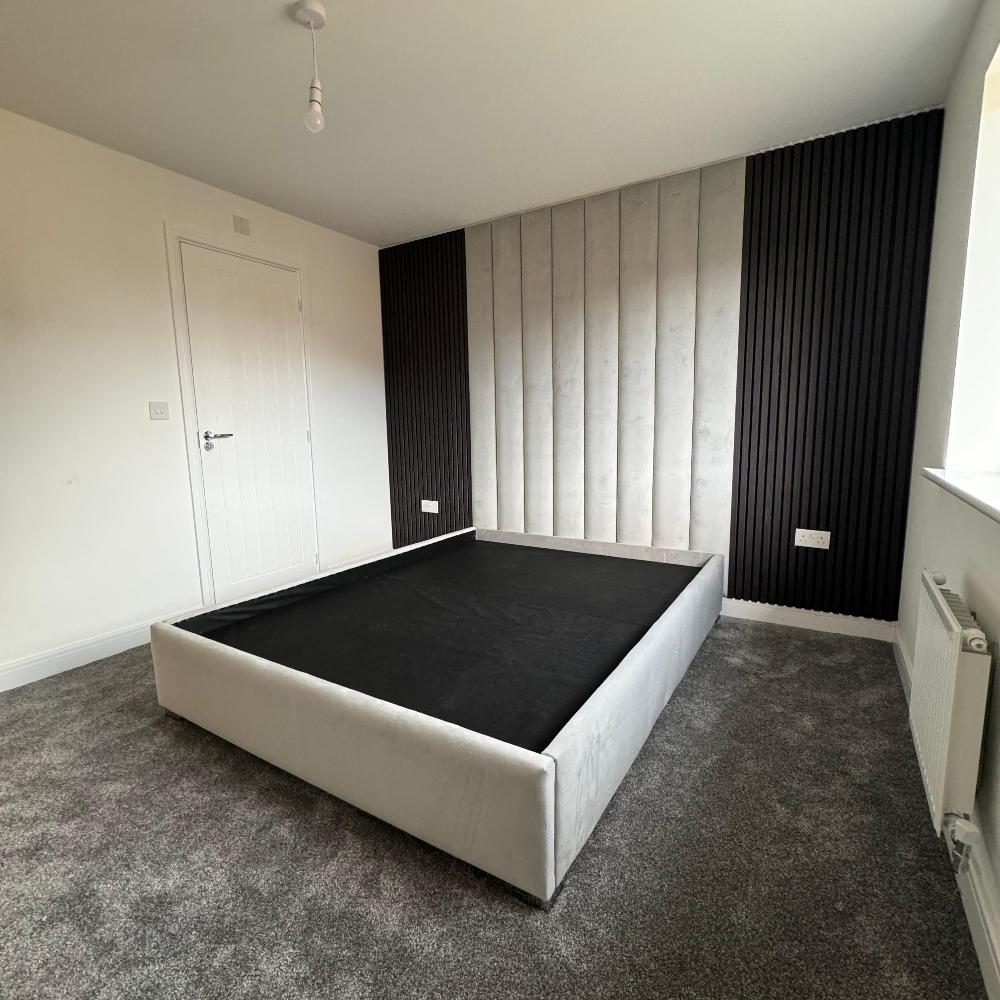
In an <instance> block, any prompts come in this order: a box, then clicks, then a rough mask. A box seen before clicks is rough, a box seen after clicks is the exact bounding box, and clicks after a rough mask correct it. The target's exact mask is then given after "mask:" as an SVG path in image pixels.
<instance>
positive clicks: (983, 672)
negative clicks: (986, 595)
mask: <svg viewBox="0 0 1000 1000" xmlns="http://www.w3.org/2000/svg"><path fill="white" fill-rule="evenodd" d="M946 582H947V581H946V580H945V578H944V576H943V575H941V574H940V573H935V574H932V573H929V572H928V571H927V570H924V573H923V586H922V588H921V592H920V613H919V616H918V619H917V641H916V648H915V650H914V655H913V676H912V677H911V679H910V680H911V691H910V729H911V730H912V732H913V743H914V745H915V746H916V749H917V759H918V760H919V761H920V773H921V775H922V776H923V779H924V789H925V791H926V792H927V802H928V804H929V806H930V810H931V819H932V820H933V822H934V830H935V832H937V833H938V834H939V835H940V833H941V830H942V827H943V826H944V823H945V817H946V816H950V815H953V814H957V815H959V816H969V815H971V813H972V806H973V802H974V801H975V797H976V785H977V783H978V780H979V756H980V751H981V749H982V743H983V724H984V720H985V717H986V701H987V697H988V694H989V683H990V662H991V657H990V654H989V645H988V643H987V641H986V636H985V635H984V634H983V632H982V630H981V629H980V628H979V625H978V624H977V622H976V619H975V616H974V615H973V614H972V612H971V611H970V610H969V609H968V607H967V606H966V604H965V602H964V601H963V600H962V599H961V598H960V597H959V596H958V595H957V594H953V593H952V592H951V591H950V590H945V588H944V584H945V583H946Z"/></svg>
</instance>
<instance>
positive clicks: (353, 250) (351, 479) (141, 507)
mask: <svg viewBox="0 0 1000 1000" xmlns="http://www.w3.org/2000/svg"><path fill="white" fill-rule="evenodd" d="M0 150H2V154H0V567H2V569H0V672H2V671H3V666H4V664H7V665H10V664H11V662H12V661H18V660H21V659H22V658H25V657H32V656H37V655H38V654H43V653H46V652H47V651H50V650H53V649H56V648H57V647H61V646H64V645H67V644H71V643H78V642H82V641H85V640H88V639H91V638H94V637H96V636H100V635H102V634H105V633H111V632H114V631H116V630H120V629H127V628H129V627H131V626H134V625H138V624H140V623H143V622H148V621H150V620H154V619H157V618H161V617H164V616H168V615H170V614H173V613H176V612H179V611H183V610H186V609H190V608H194V607H197V606H198V604H199V601H200V588H199V580H198V570H197V565H198V564H197V558H196V552H195V542H194V528H193V514H192V507H191V494H190V485H189V481H188V466H187V458H186V452H185V444H184V438H183V427H182V421H181V403H180V390H179V380H178V370H177V357H176V352H175V344H174V325H173V318H172V315H171V303H170V291H169V284H168V274H167V263H166V252H165V241H164V221H166V222H168V223H169V224H170V225H172V226H175V227H177V228H180V229H185V230H193V231H196V232H198V233H204V234H207V235H209V236H212V235H213V234H219V235H220V236H221V237H223V238H225V239H227V240H229V241H232V240H233V239H234V236H233V231H232V215H233V213H238V214H240V215H243V216H246V217H248V218H249V219H250V220H251V224H252V227H253V236H252V238H250V239H248V240H246V244H245V245H246V247H247V249H248V251H249V252H251V253H254V252H255V253H258V254H260V255H263V256H267V257H270V258H272V259H279V260H280V259H287V260H291V261H293V262H302V263H304V266H305V269H306V276H307V282H308V285H307V289H308V293H307V316H306V324H307V331H308V347H309V353H310V358H311V367H312V401H313V414H312V429H313V450H314V456H315V466H316V492H317V499H318V510H319V540H320V561H321V564H322V566H323V567H324V568H327V567H330V566H333V565H335V564H337V563H340V562H344V561H347V560H349V559H352V558H356V557H359V556H363V555H367V554H370V553H374V552H377V551H381V550H384V549H387V548H389V547H390V545H391V532H390V522H389V493H388V465H387V452H386V432H385V398H384V388H383V372H382V339H381V318H380V306H379V285H378V256H377V251H376V248H375V247H372V246H369V245H368V244H365V243H361V242H359V241H357V240H354V239H350V238H348V237H346V236H342V235H340V234H338V233H334V232H331V231H329V230H326V229H323V228H321V227H319V226H316V225H313V224H311V223H307V222H303V221H301V220H299V219H295V218H292V217H291V216H288V215H284V214H282V213H280V212H276V211H274V210H272V209H269V208H265V207H264V206H262V205H258V204H255V203H253V202H249V201H247V200H245V199H242V198H238V197H236V196H234V195H230V194H227V193H226V192H224V191H220V190H218V189H216V188H212V187H209V186H207V185H205V184H201V183H199V182H196V181H193V180H190V179H188V178H186V177H182V176H180V175H178V174H174V173H171V172H169V171H167V170H163V169H161V168H159V167H156V166H152V165H151V164H148V163H144V162H142V161H140V160H135V159H132V158H130V157H127V156H124V155H122V154H120V153H116V152H113V151H112V150H109V149H105V148H104V147H101V146H97V145H94V144H92V143H89V142H86V141H84V140H82V139H78V138H75V137H73V136H70V135H67V134H66V133H63V132H59V131H56V130H55V129H52V128H48V127H47V126H44V125H40V124H38V123H35V122H32V121H29V120H28V119H25V118H21V117H18V116H16V115H13V114H9V113H7V112H3V111H0ZM150 400H166V401H168V402H169V404H170V410H171V419H170V420H169V421H168V422H163V423H154V422H150V420H149V418H148V412H147V403H148V401H150ZM0 679H2V678H0Z"/></svg>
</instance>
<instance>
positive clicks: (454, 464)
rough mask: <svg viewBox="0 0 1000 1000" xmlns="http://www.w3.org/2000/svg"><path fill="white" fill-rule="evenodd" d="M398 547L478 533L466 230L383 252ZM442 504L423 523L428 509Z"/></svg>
mask: <svg viewBox="0 0 1000 1000" xmlns="http://www.w3.org/2000/svg"><path fill="white" fill-rule="evenodd" d="M379 277H380V282H381V288H382V345H383V352H384V355H385V406H386V419H387V425H388V436H389V489H390V495H391V503H392V542H393V545H395V546H396V547H399V546H400V545H409V544H411V543H412V542H419V541H423V540H424V539H426V538H433V537H434V536H435V535H442V534H444V533H446V532H448V531H456V530H458V529H459V528H467V527H469V526H470V525H471V524H472V499H471V495H470V486H469V483H470V466H469V349H468V336H467V327H468V320H467V316H466V301H465V234H464V232H463V231H462V230H457V231H456V232H453V233H445V234H444V235H443V236H432V237H430V238H429V239H425V240H416V241H414V242H413V243H405V244H403V245H401V246H397V247H390V248H388V249H386V250H381V251H379ZM422 499H423V500H437V501H438V502H439V504H440V512H439V513H438V514H423V513H421V511H420V501H421V500H422Z"/></svg>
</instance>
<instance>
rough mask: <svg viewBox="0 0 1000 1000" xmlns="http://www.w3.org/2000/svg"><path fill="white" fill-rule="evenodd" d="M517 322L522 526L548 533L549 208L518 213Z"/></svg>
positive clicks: (550, 522) (550, 466) (550, 523)
mask: <svg viewBox="0 0 1000 1000" xmlns="http://www.w3.org/2000/svg"><path fill="white" fill-rule="evenodd" d="M521 322H522V349H523V363H524V530H525V531H527V532H530V533H531V534H538V535H551V534H552V531H553V512H552V473H553V460H552V213H551V212H550V211H549V209H547V208H544V209H541V210H540V211H537V212H531V213H530V214H528V215H523V216H522V217H521Z"/></svg>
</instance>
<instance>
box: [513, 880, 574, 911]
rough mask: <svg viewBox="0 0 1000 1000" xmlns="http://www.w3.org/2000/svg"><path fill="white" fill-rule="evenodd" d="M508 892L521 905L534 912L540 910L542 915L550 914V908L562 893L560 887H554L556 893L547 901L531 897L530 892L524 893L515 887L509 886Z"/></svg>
mask: <svg viewBox="0 0 1000 1000" xmlns="http://www.w3.org/2000/svg"><path fill="white" fill-rule="evenodd" d="M509 889H510V892H511V894H512V895H514V896H515V897H516V898H517V899H519V900H520V901H521V902H522V903H526V904H527V905H528V906H530V907H533V908H534V909H536V910H541V911H542V913H550V912H551V910H552V907H553V906H555V905H556V900H557V899H558V898H559V895H560V893H561V892H562V886H561V885H559V886H557V887H556V891H555V892H554V893H552V895H551V896H549V898H548V899H539V898H538V897H537V896H532V895H531V893H530V892H525V891H524V890H523V889H518V888H517V887H516V886H513V885H512V886H509Z"/></svg>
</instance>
